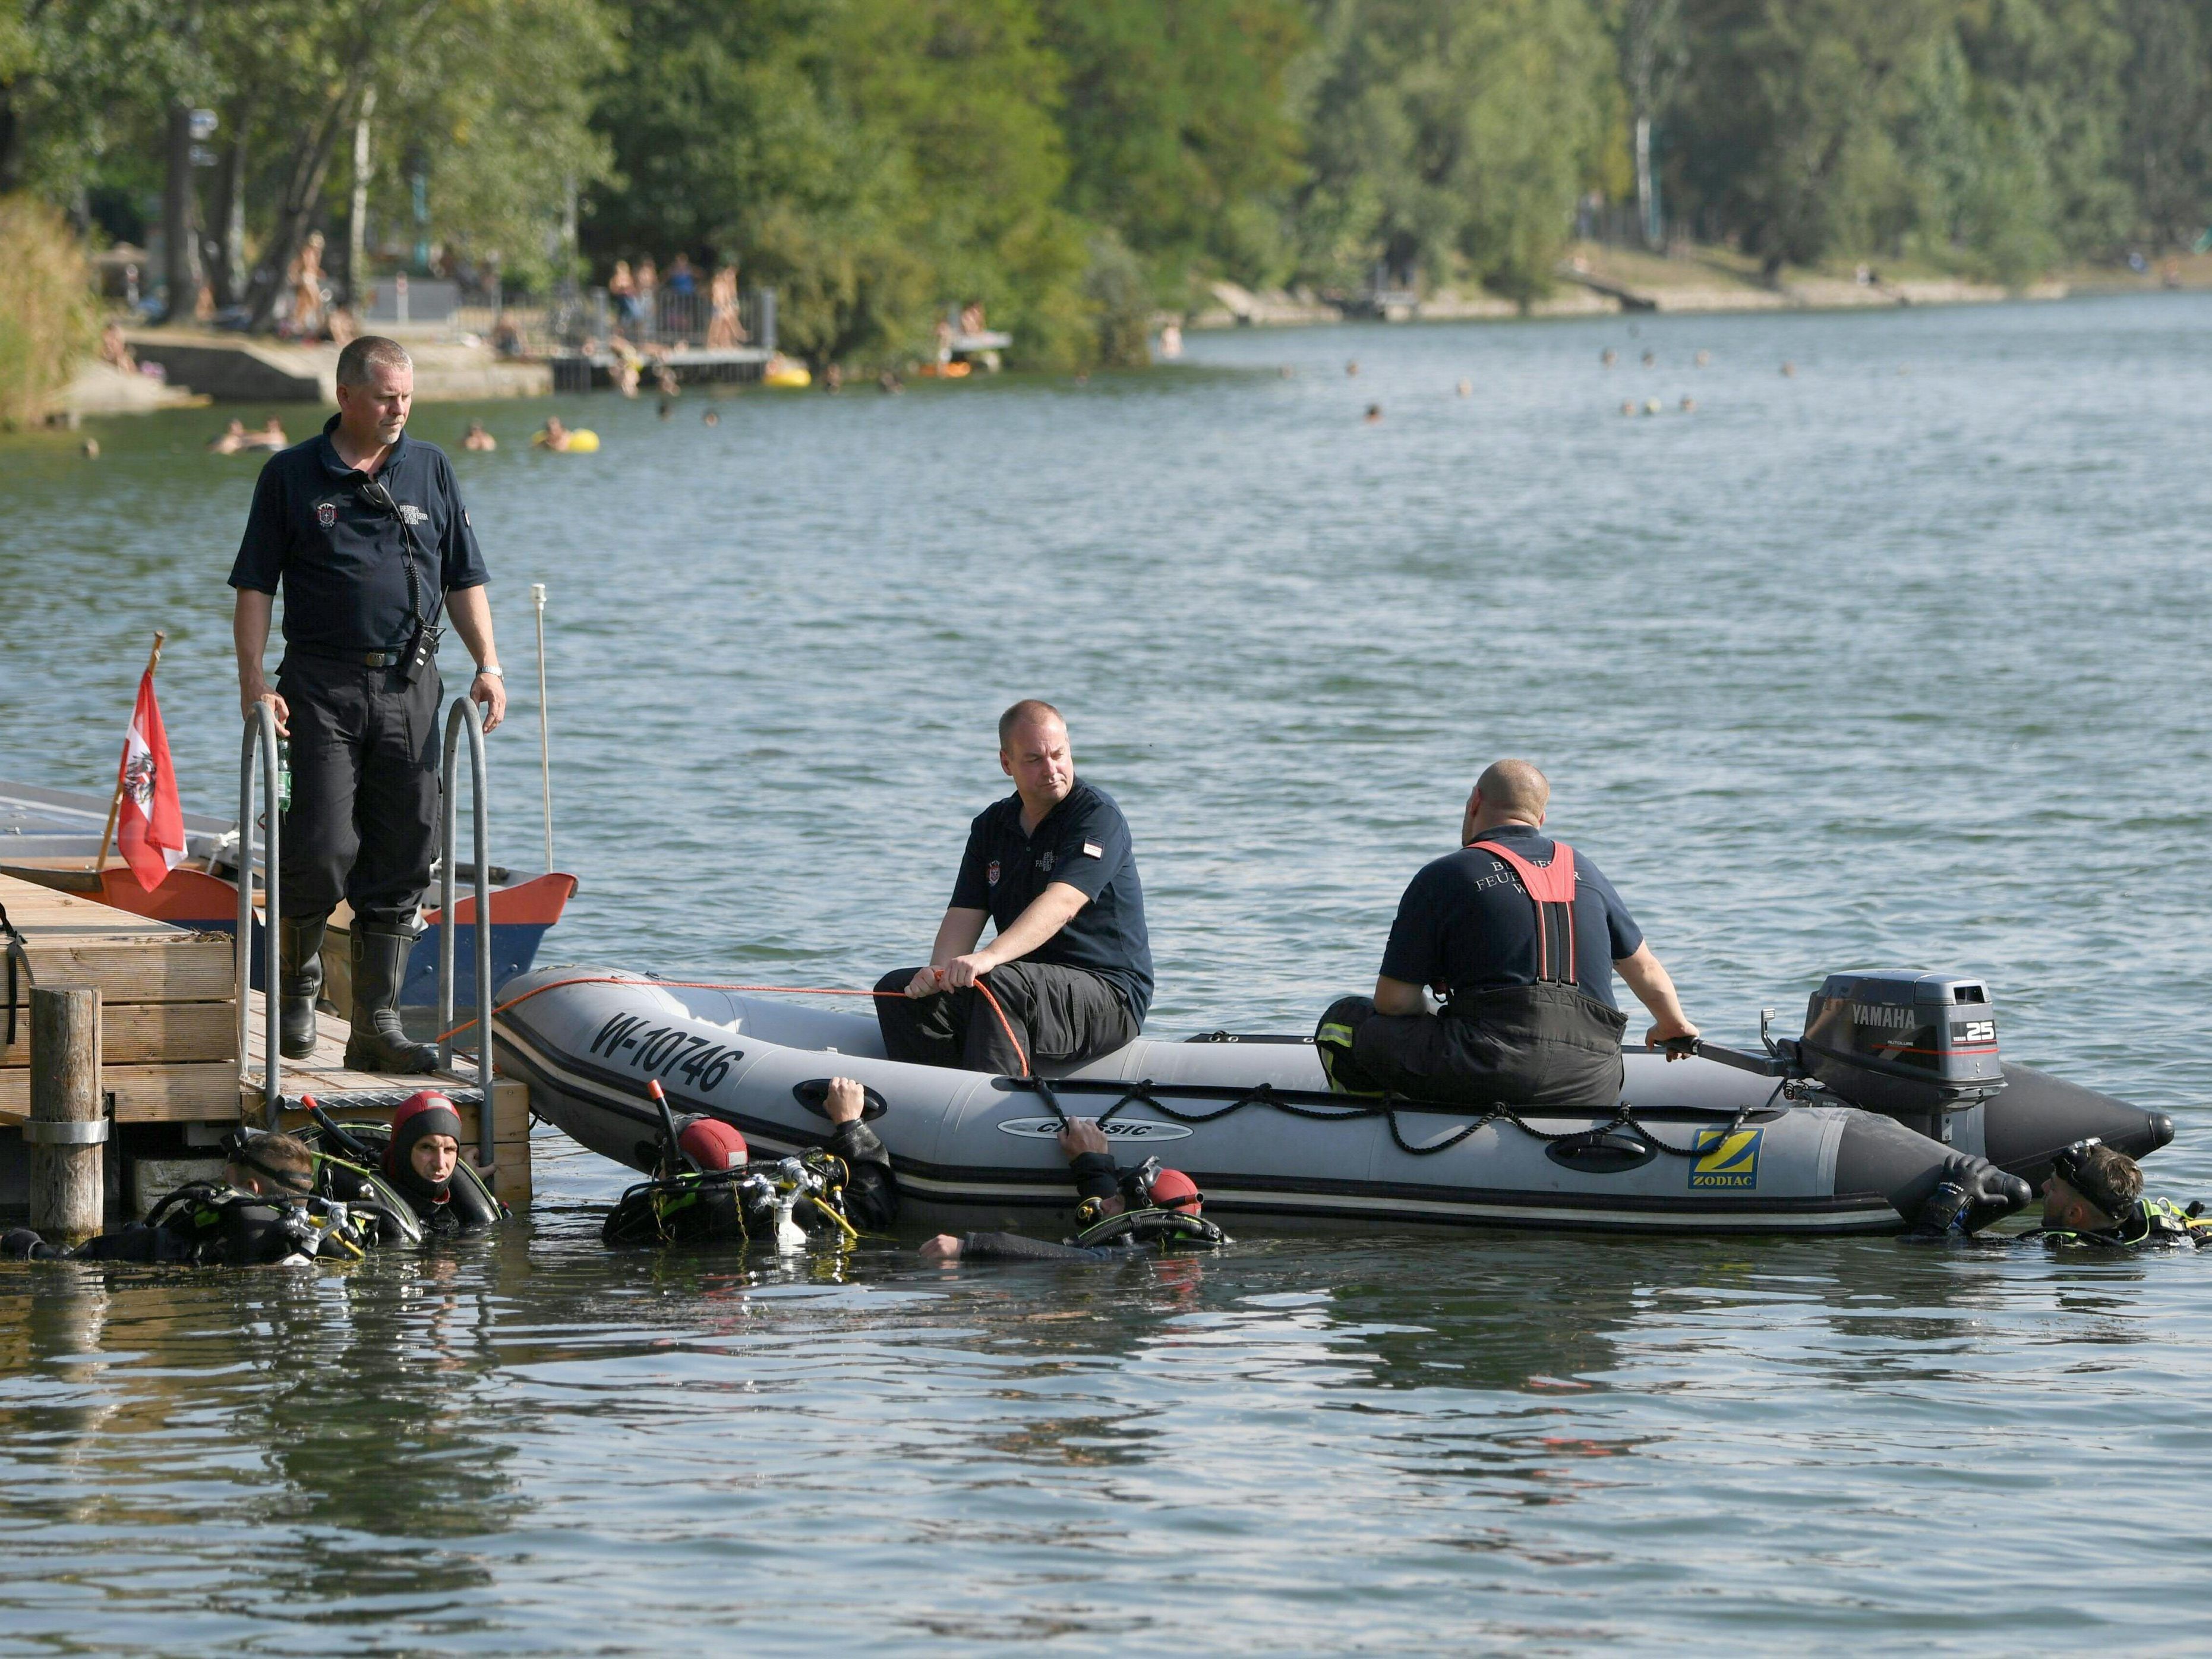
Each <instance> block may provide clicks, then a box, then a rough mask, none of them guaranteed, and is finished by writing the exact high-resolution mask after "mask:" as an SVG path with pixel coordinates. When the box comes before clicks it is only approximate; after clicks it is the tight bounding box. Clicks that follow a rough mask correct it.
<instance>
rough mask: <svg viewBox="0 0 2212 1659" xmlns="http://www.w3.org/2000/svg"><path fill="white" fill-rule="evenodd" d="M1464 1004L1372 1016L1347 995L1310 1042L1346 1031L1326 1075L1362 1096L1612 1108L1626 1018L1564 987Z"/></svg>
mask: <svg viewBox="0 0 2212 1659" xmlns="http://www.w3.org/2000/svg"><path fill="white" fill-rule="evenodd" d="M1467 1001H1468V1003H1470V1004H1471V1005H1474V1007H1473V1010H1472V1012H1462V1013H1444V1014H1378V1013H1376V1012H1375V1004H1374V1001H1373V1000H1372V999H1370V998H1368V997H1345V998H1343V999H1341V1000H1339V1001H1337V1002H1336V1003H1334V1004H1333V1005H1331V1006H1330V1008H1329V1010H1328V1012H1327V1013H1325V1014H1323V1015H1322V1030H1321V1033H1320V1035H1319V1036H1318V1037H1317V1039H1316V1040H1317V1041H1318V1042H1322V1043H1324V1044H1330V1043H1335V1044H1339V1045H1340V1042H1341V1038H1340V1036H1338V1035H1337V1034H1338V1033H1341V1032H1343V1031H1345V1030H1349V1031H1350V1033H1351V1038H1352V1041H1351V1053H1350V1056H1349V1058H1350V1060H1351V1064H1350V1065H1349V1066H1346V1065H1345V1064H1344V1063H1343V1058H1342V1057H1341V1054H1332V1055H1331V1056H1330V1059H1331V1060H1332V1062H1333V1064H1332V1069H1333V1071H1334V1075H1335V1078H1336V1080H1337V1082H1338V1083H1339V1084H1340V1085H1342V1086H1343V1087H1346V1088H1347V1089H1351V1090H1354V1091H1360V1092H1365V1093H1381V1092H1383V1091H1389V1093H1391V1094H1398V1095H1404V1096H1406V1097H1408V1098H1409V1099H1413V1100H1435V1101H1449V1102H1450V1103H1453V1104H1455V1105H1467V1106H1519V1107H1528V1106H1538V1107H1546V1106H1548V1107H1555V1108H1559V1109H1565V1110H1569V1111H1591V1112H1609V1111H1611V1110H1612V1109H1613V1107H1614V1106H1615V1105H1616V1104H1617V1103H1619V1101H1620V1088H1621V1083H1622V1080H1623V1077H1624V1073H1625V1071H1626V1067H1625V1066H1623V1064H1622V1062H1621V1057H1620V1036H1621V1033H1622V1032H1623V1031H1624V1030H1626V1029H1627V1024H1628V1022H1627V1020H1626V1018H1625V1017H1624V1016H1622V1015H1621V1014H1620V1013H1618V1012H1614V1011H1613V1009H1611V1008H1608V1007H1607V1006H1605V1005H1604V1004H1603V1003H1601V1002H1597V1001H1595V1000H1592V999H1590V998H1589V997H1586V996H1583V994H1581V993H1580V992H1578V991H1576V990H1574V989H1572V988H1571V987H1567V986H1563V985H1513V986H1505V987H1500V988H1499V989H1498V990H1495V991H1489V992H1484V993H1481V994H1479V995H1477V996H1474V997H1470V998H1468V999H1467ZM1455 1006H1457V1005H1455ZM1332 1028H1334V1029H1332Z"/></svg>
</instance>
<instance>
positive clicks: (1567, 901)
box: [1468, 841, 1577, 985]
mask: <svg viewBox="0 0 2212 1659" xmlns="http://www.w3.org/2000/svg"><path fill="white" fill-rule="evenodd" d="M1468 845H1469V846H1470V847H1473V848H1479V849H1480V850H1481V851H1482V852H1485V853H1494V854H1497V855H1498V857H1499V858H1501V859H1504V860H1505V862H1506V865H1507V866H1508V867H1509V868H1510V869H1511V871H1512V872H1513V873H1514V874H1515V875H1516V876H1518V877H1520V878H1521V885H1522V887H1524V888H1526V889H1527V890H1528V896H1529V898H1530V899H1532V900H1533V901H1534V903H1535V906H1536V977H1537V978H1538V979H1540V980H1548V979H1550V978H1551V977H1552V974H1551V961H1550V955H1551V953H1550V951H1548V950H1547V947H1546V945H1545V938H1546V934H1547V931H1548V930H1547V928H1546V927H1545V926H1544V907H1545V906H1546V905H1547V904H1559V905H1564V906H1565V907H1566V913H1565V922H1566V935H1567V977H1566V980H1565V983H1567V984H1569V985H1572V984H1574V983H1576V982H1577V980H1576V975H1575V849H1574V848H1571V847H1570V846H1568V845H1567V844H1566V842H1563V841H1555V842H1553V843H1552V861H1551V863H1549V864H1547V865H1543V866H1538V865H1534V864H1531V863H1529V862H1528V860H1526V859H1524V858H1522V856H1521V855H1520V854H1518V853H1516V852H1514V851H1512V850H1511V849H1510V848H1504V847H1500V846H1499V845H1498V843H1497V842H1494V841H1478V842H1469V843H1468Z"/></svg>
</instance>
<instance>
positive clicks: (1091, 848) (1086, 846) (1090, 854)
mask: <svg viewBox="0 0 2212 1659" xmlns="http://www.w3.org/2000/svg"><path fill="white" fill-rule="evenodd" d="M1083 856H1084V857H1085V858H1087V859H1103V858H1104V857H1105V856H1106V849H1105V848H1103V847H1101V846H1100V845H1099V844H1098V843H1097V842H1095V841H1086V842H1084V843H1083Z"/></svg>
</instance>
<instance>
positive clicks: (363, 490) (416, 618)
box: [360, 478, 446, 685]
mask: <svg viewBox="0 0 2212 1659" xmlns="http://www.w3.org/2000/svg"><path fill="white" fill-rule="evenodd" d="M360 494H361V498H362V500H363V501H367V502H368V504H369V505H370V506H371V507H374V508H375V509H376V510H377V511H378V512H380V513H390V514H391V515H392V517H393V518H395V519H397V520H399V530H400V533H401V535H402V536H404V538H406V545H405V546H404V548H402V549H401V550H400V555H399V557H400V562H402V563H403V564H404V565H405V566H406V567H407V619H408V620H409V621H410V622H411V623H414V625H415V626H414V631H413V632H412V633H410V635H408V637H407V643H406V645H405V646H404V647H402V648H401V650H400V653H399V660H398V662H397V663H395V664H394V665H393V667H394V668H395V669H396V670H397V671H398V675H399V678H401V679H402V680H403V681H404V682H405V683H406V684H409V685H412V684H415V682H416V681H417V680H419V679H421V678H422V671H423V670H424V669H426V668H428V667H430V666H431V665H433V664H435V662H436V661H437V660H438V642H439V641H441V640H442V639H444V638H445V636H446V630H445V629H442V628H441V627H439V626H438V622H437V612H436V611H435V609H434V610H433V611H431V613H430V615H428V616H427V617H426V616H424V615H423V614H422V583H421V580H420V579H419V578H418V577H417V576H416V574H415V523H414V520H411V519H410V518H409V517H408V516H407V514H406V513H405V512H404V510H403V509H402V508H401V507H400V505H399V503H398V501H395V500H393V499H392V492H391V491H390V490H389V489H386V488H385V486H384V481H383V480H382V479H380V478H364V479H363V480H362V483H361V485H360Z"/></svg>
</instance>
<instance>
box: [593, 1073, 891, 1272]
mask: <svg viewBox="0 0 2212 1659" xmlns="http://www.w3.org/2000/svg"><path fill="white" fill-rule="evenodd" d="M867 1107H868V1097H867V1091H866V1090H865V1089H863V1088H862V1087H861V1086H860V1084H859V1083H857V1082H856V1081H854V1079H851V1078H848V1077H839V1078H832V1079H829V1084H828V1085H827V1086H826V1088H825V1090H824V1092H823V1100H822V1110H823V1115H824V1116H826V1117H828V1119H829V1122H830V1126H831V1127H830V1133H829V1138H828V1139H827V1140H826V1141H825V1142H824V1143H823V1146H822V1147H821V1148H820V1149H819V1150H818V1151H815V1152H806V1153H805V1154H803V1155H801V1156H800V1157H798V1158H769V1159H763V1160H761V1161H759V1162H757V1163H756V1162H753V1161H752V1160H751V1155H750V1149H749V1148H748V1147H747V1146H746V1145H745V1138H744V1135H743V1134H741V1133H738V1130H737V1129H736V1128H735V1127H733V1126H732V1125H730V1124H727V1123H725V1122H723V1121H721V1120H720V1119H719V1118H711V1117H700V1116H695V1117H690V1118H687V1119H684V1120H680V1121H679V1120H678V1119H676V1118H674V1117H672V1116H671V1117H670V1118H668V1119H667V1120H666V1121H667V1123H668V1125H669V1126H670V1127H672V1128H673V1130H674V1134H675V1138H674V1142H673V1144H672V1145H671V1144H669V1143H668V1141H667V1138H666V1136H665V1135H664V1137H663V1145H662V1146H661V1149H660V1157H659V1167H658V1169H657V1170H656V1171H655V1173H654V1176H653V1179H652V1180H651V1181H647V1182H641V1183H639V1184H638V1185H637V1186H635V1187H633V1188H630V1189H629V1191H628V1192H626V1193H624V1194H623V1195H622V1201H621V1202H620V1203H618V1204H617V1205H616V1206H615V1207H614V1209H613V1210H612V1211H611V1212H609V1214H608V1216H607V1219H606V1224H605V1226H604V1227H603V1228H602V1229H601V1230H600V1235H599V1236H600V1237H601V1238H602V1239H603V1240H604V1241H605V1243H607V1244H609V1245H610V1246H615V1247H620V1246H623V1245H635V1244H704V1243H727V1242H742V1241H744V1240H747V1239H760V1240H762V1241H763V1242H770V1243H775V1245H776V1246H777V1248H779V1249H784V1248H797V1246H798V1245H799V1244H800V1243H804V1242H805V1239H806V1238H808V1237H821V1236H823V1235H829V1236H834V1237H842V1238H850V1237H854V1234H855V1230H856V1228H857V1227H868V1228H883V1227H888V1226H890V1225H891V1224H892V1223H893V1222H894V1221H896V1219H897V1218H898V1206H899V1192H898V1177H897V1176H896V1175H895V1174H894V1173H893V1172H892V1170H891V1159H890V1153H889V1152H885V1151H884V1143H883V1142H882V1141H881V1140H879V1139H877V1137H876V1132H875V1131H874V1130H873V1129H871V1128H870V1127H868V1126H867V1124H866V1122H864V1121H862V1117H863V1115H864V1114H865V1113H866V1109H867ZM793 1229H795V1230H796V1233H795V1234H794V1233H793V1231H791V1230H793Z"/></svg>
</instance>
